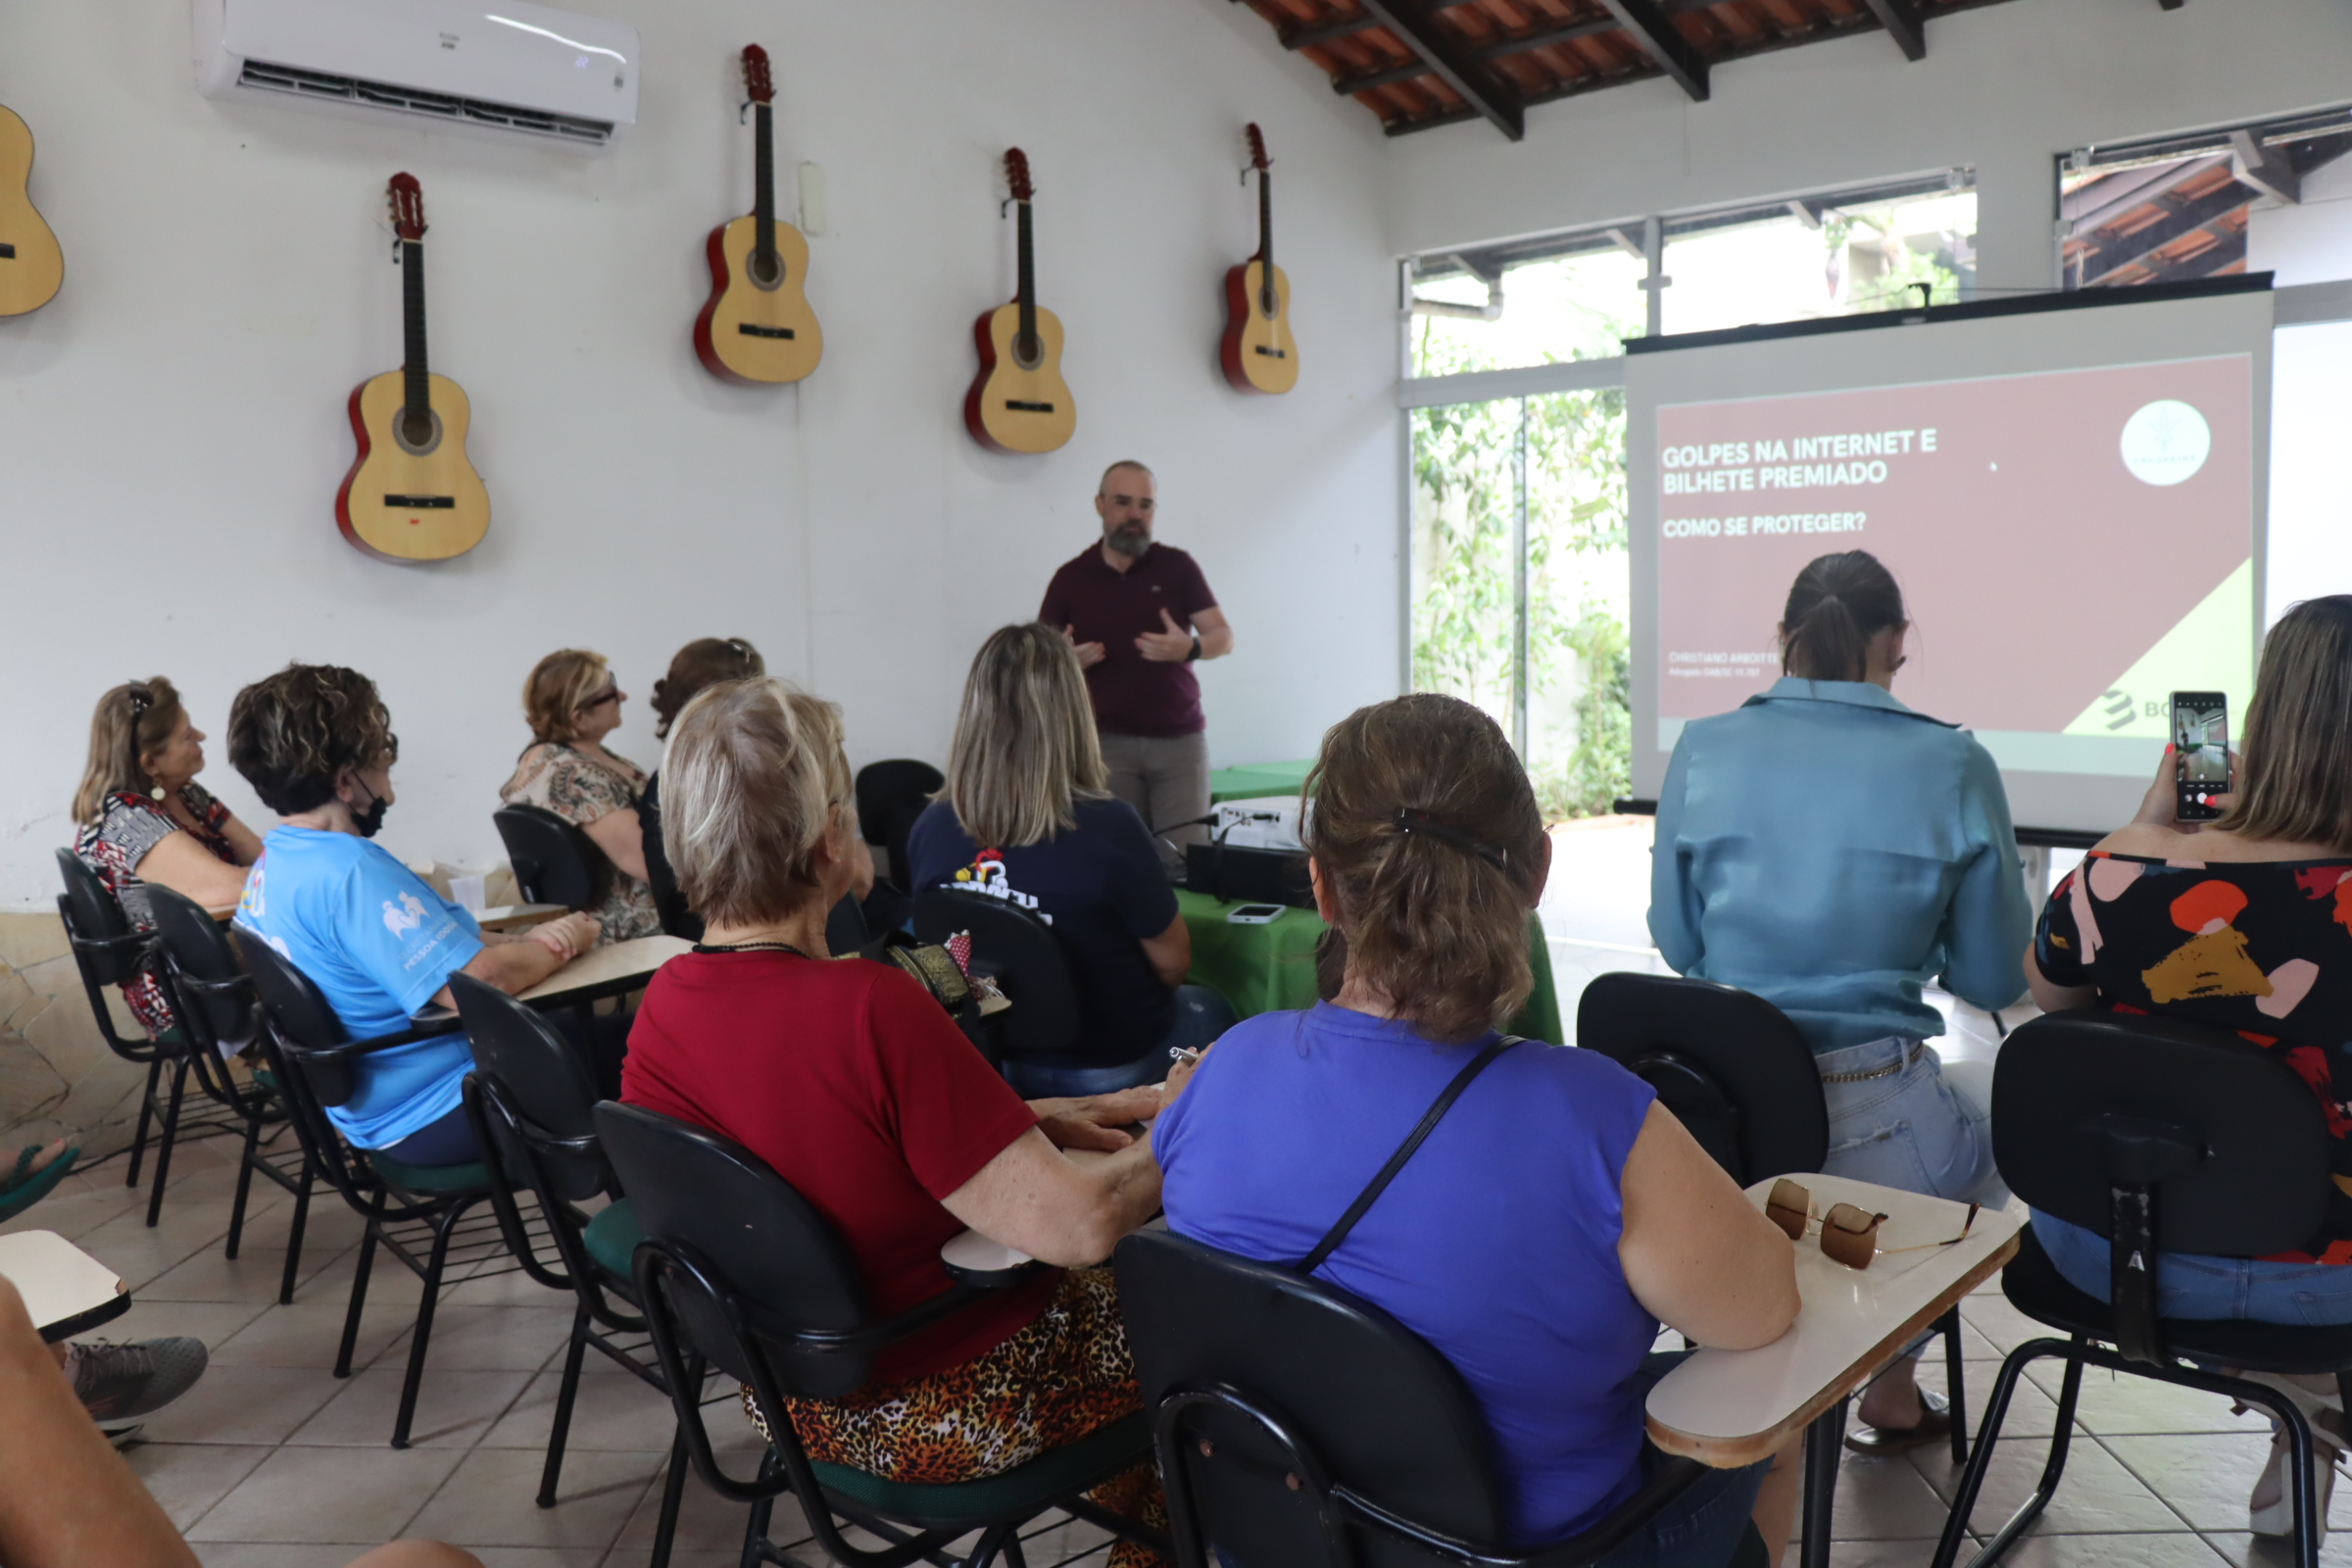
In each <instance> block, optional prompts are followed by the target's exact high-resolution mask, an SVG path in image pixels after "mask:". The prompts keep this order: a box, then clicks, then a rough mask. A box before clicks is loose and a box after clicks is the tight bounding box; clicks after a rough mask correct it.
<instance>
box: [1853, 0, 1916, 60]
mask: <svg viewBox="0 0 2352 1568" xmlns="http://www.w3.org/2000/svg"><path fill="white" fill-rule="evenodd" d="M1863 3H1864V4H1866V5H1868V6H1869V7H1870V14H1871V15H1872V16H1874V17H1876V18H1878V19H1879V25H1880V26H1882V27H1885V28H1886V29H1887V36H1888V37H1890V38H1892V39H1893V40H1894V42H1895V46H1896V47H1897V48H1899V49H1901V50H1902V52H1903V58H1904V59H1905V60H1925V59H1927V58H1928V19H1927V17H1926V16H1925V15H1924V14H1923V13H1922V12H1921V11H1920V9H1919V0H1863Z"/></svg>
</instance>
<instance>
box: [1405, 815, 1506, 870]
mask: <svg viewBox="0 0 2352 1568" xmlns="http://www.w3.org/2000/svg"><path fill="white" fill-rule="evenodd" d="M1395 821H1396V826H1397V832H1399V833H1426V834H1428V835H1429V836H1430V837H1431V838H1433V839H1437V840H1440V841H1441V842H1443V843H1446V844H1450V845H1452V846H1453V847H1454V848H1455V849H1457V850H1466V851H1468V852H1469V853H1470V854H1472V855H1475V856H1477V857H1478V858H1480V859H1482V860H1484V861H1486V862H1487V863H1488V864H1490V865H1492V866H1494V867H1495V870H1497V871H1501V872H1504V873H1505V874H1508V872H1509V871H1510V864H1509V861H1508V858H1506V857H1505V856H1504V855H1503V852H1502V851H1500V850H1498V849H1496V848H1495V846H1494V845H1492V844H1489V843H1488V842H1486V840H1484V839H1480V838H1474V837H1472V836H1471V835H1470V834H1468V833H1465V832H1463V831H1462V830H1461V829H1460V828H1458V827H1452V826H1449V825H1448V824H1446V823H1444V822H1441V821H1439V820H1438V819H1437V818H1436V817H1435V816H1433V815H1431V814H1430V813H1429V812H1427V811H1420V810H1415V809H1413V808H1411V807H1409V806H1399V807H1398V808H1397V815H1396V818H1395Z"/></svg>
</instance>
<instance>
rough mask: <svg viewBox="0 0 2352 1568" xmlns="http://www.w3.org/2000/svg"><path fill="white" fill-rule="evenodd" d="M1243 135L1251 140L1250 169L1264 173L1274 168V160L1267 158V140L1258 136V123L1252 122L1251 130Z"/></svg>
mask: <svg viewBox="0 0 2352 1568" xmlns="http://www.w3.org/2000/svg"><path fill="white" fill-rule="evenodd" d="M1242 134H1244V135H1245V136H1248V137H1249V138H1250V168H1251V169H1254V170H1256V171H1257V172H1259V173H1261V174H1262V173H1264V172H1266V171H1267V170H1268V169H1270V168H1272V167H1273V165H1274V160H1273V159H1271V158H1268V157H1267V156H1266V138H1265V137H1263V136H1261V135H1259V134H1258V130H1257V122H1256V121H1254V120H1252V121H1251V122H1250V126H1249V128H1248V129H1247V130H1245V131H1244V132H1243V133H1242Z"/></svg>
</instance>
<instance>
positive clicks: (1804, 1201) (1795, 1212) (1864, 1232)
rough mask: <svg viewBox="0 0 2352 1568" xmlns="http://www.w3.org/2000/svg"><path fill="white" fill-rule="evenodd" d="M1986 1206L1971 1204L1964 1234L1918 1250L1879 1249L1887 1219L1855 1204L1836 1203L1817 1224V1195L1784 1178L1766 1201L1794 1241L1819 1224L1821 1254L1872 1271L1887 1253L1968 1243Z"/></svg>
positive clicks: (1767, 1212)
mask: <svg viewBox="0 0 2352 1568" xmlns="http://www.w3.org/2000/svg"><path fill="white" fill-rule="evenodd" d="M1984 1206H1985V1205H1984V1204H1982V1203H1971V1204H1969V1205H1968V1217H1967V1218H1966V1219H1965V1220H1963V1221H1961V1223H1960V1234H1959V1235H1957V1236H1955V1237H1953V1238H1952V1239H1951V1240H1950V1241H1948V1242H1922V1243H1921V1244H1920V1245H1919V1246H1917V1247H1888V1248H1884V1249H1882V1248H1881V1247H1880V1246H1879V1223H1880V1221H1882V1220H1884V1219H1885V1218H1886V1217H1887V1216H1886V1215H1884V1214H1873V1213H1870V1212H1868V1211H1867V1210H1864V1209H1860V1208H1857V1207H1855V1206H1854V1205H1853V1204H1851V1203H1832V1204H1831V1205H1830V1208H1829V1212H1828V1213H1826V1214H1823V1215H1821V1216H1820V1217H1819V1219H1818V1221H1816V1219H1815V1216H1814V1213H1813V1194H1812V1192H1811V1191H1810V1190H1809V1189H1807V1188H1804V1187H1801V1186H1799V1185H1798V1184H1797V1183H1795V1182H1792V1181H1790V1180H1789V1178H1788V1177H1786V1176H1784V1177H1782V1178H1781V1179H1780V1180H1779V1181H1777V1182H1774V1183H1773V1184H1772V1193H1771V1196H1769V1197H1767V1198H1766V1199H1765V1200H1764V1217H1765V1218H1767V1219H1769V1220H1771V1221H1772V1222H1773V1223H1774V1224H1775V1225H1778V1226H1779V1227H1780V1228H1781V1229H1782V1230H1783V1231H1785V1232H1787V1233H1788V1236H1789V1240H1790V1241H1792V1242H1799V1243H1801V1242H1802V1241H1804V1239H1805V1237H1806V1236H1807V1235H1808V1234H1810V1233H1811V1232H1812V1230H1813V1227H1814V1225H1815V1224H1816V1223H1818V1224H1819V1225H1820V1227H1821V1233H1820V1234H1821V1251H1822V1255H1823V1256H1824V1257H1827V1258H1829V1259H1830V1260H1831V1261H1832V1262H1836V1263H1843V1264H1844V1265H1845V1266H1846V1267H1847V1268H1868V1267H1870V1265H1871V1260H1872V1259H1873V1258H1875V1257H1877V1256H1878V1255H1879V1253H1880V1252H1881V1251H1882V1250H1884V1251H1888V1252H1924V1251H1928V1250H1931V1249H1934V1248H1939V1247H1957V1246H1959V1245H1960V1244H1961V1243H1962V1242H1965V1241H1967V1240H1968V1233H1969V1232H1970V1231H1971V1230H1972V1229H1974V1228H1975V1226H1976V1223H1977V1211H1978V1210H1979V1209H1981V1208H1983V1207H1984Z"/></svg>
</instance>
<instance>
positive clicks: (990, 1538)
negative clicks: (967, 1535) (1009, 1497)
mask: <svg viewBox="0 0 2352 1568" xmlns="http://www.w3.org/2000/svg"><path fill="white" fill-rule="evenodd" d="M1020 1528H1021V1527H1020V1526H1019V1525H1017V1524H1010V1525H992V1526H990V1527H989V1528H988V1529H986V1530H983V1531H982V1532H981V1533H980V1539H979V1541H978V1542H976V1543H974V1544H973V1546H972V1554H971V1555H970V1556H969V1557H966V1558H964V1559H963V1563H962V1568H991V1565H992V1564H994V1563H995V1562H996V1560H997V1558H998V1557H999V1556H1000V1555H1002V1556H1003V1557H1004V1559H1005V1565H1006V1568H1026V1564H1025V1563H1023V1562H1022V1560H1021V1543H1020V1538H1019V1535H1018V1532H1019V1530H1020Z"/></svg>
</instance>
